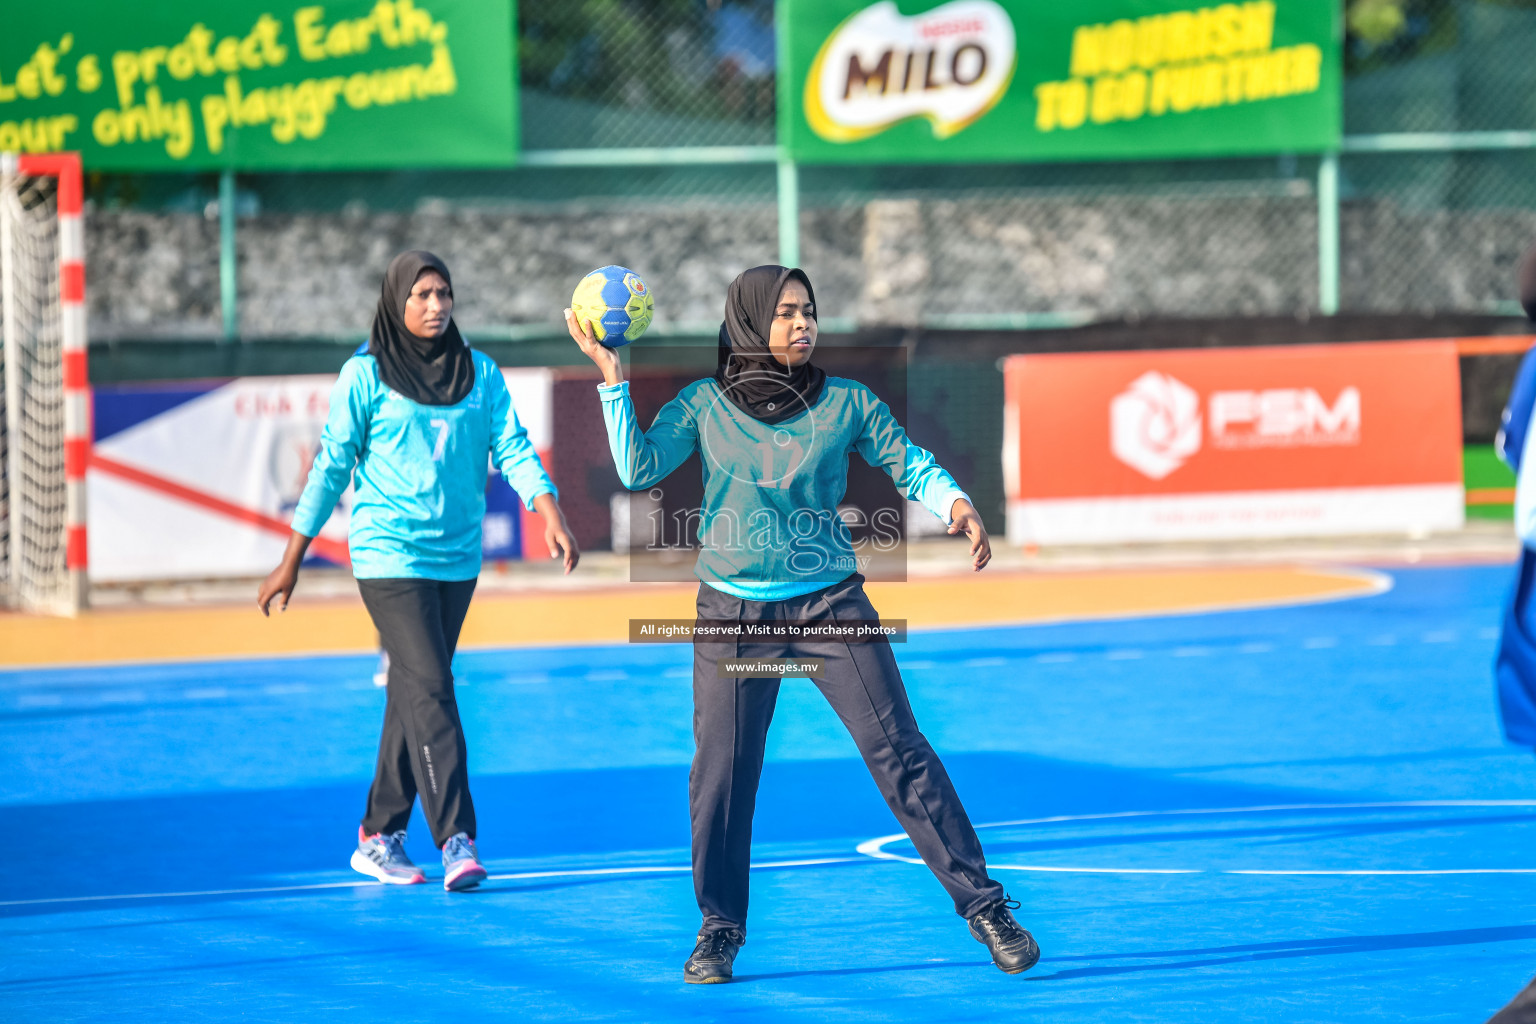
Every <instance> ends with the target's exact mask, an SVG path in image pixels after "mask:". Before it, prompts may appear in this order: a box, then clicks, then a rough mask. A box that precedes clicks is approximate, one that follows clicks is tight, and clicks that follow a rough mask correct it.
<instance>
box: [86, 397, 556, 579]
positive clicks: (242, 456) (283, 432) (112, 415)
mask: <svg viewBox="0 0 1536 1024" xmlns="http://www.w3.org/2000/svg"><path fill="white" fill-rule="evenodd" d="M504 376H505V377H506V380H507V385H508V388H509V389H510V390H511V392H512V398H513V408H514V409H515V410H516V412H517V414H518V417H519V419H520V420H521V421H522V423H523V425H524V426H525V427H526V428H527V430H528V433H529V438H530V440H532V441H533V443H534V447H535V448H537V449H538V450H539V451H540V453H541V454H542V453H546V452H548V451H549V445H550V427H551V417H550V381H551V374H550V371H548V370H545V369H526V370H525V369H518V370H507V371H504ZM335 382H336V376H335V375H334V374H317V375H305V376H291V377H245V378H238V379H235V380H230V381H215V382H208V383H205V384H193V385H185V384H178V385H167V386H157V385H144V386H140V387H134V388H123V389H100V390H99V391H98V395H97V424H98V428H97V433H98V437H97V440H96V443H95V452H94V454H93V457H92V464H91V469H90V473H89V477H88V487H89V508H90V546H91V577H92V579H93V580H95V581H98V582H123V581H135V580H161V579H208V578H220V577H248V576H260V575H263V574H265V573H267V572H268V571H270V570H271V568H272V567H273V566H274V565H276V564H277V561H278V559H279V558H280V557H281V555H282V552H283V548H284V546H285V544H286V543H287V537H288V533H289V529H288V522H289V520H290V519H291V518H292V515H293V510H294V508H295V506H296V505H297V504H298V500H299V495H300V494H302V493H303V490H304V482H305V480H306V479H307V478H308V475H309V467H310V464H311V462H312V461H313V459H314V456H315V452H316V450H317V448H318V445H319V440H320V433H321V430H322V429H323V427H324V426H325V418H326V414H327V413H328V411H329V408H330V394H331V388H332V386H333V385H334V384H335ZM493 485H499V486H502V487H505V484H502V483H501V482H500V480H499V478H498V479H497V480H496V481H494V484H493ZM350 508H351V490H350V488H349V489H348V491H347V493H346V494H344V495H343V496H342V498H341V500H340V502H338V504H337V507H336V511H335V512H334V513H333V514H332V515H331V518H330V520H329V521H328V522H327V523H326V525H325V528H324V529H323V530H322V531H321V534H320V536H319V537H317V538H316V539H315V543H314V544H313V545H312V547H311V554H312V555H314V556H317V557H319V558H321V559H323V560H325V561H329V562H332V563H334V564H338V565H345V564H348V559H347V521H348V514H349V511H350ZM498 514H499V515H502V516H505V515H506V513H504V512H503V513H498ZM491 532H492V533H494V539H495V540H497V541H499V542H500V543H501V544H503V545H506V544H516V543H517V540H518V538H519V536H520V531H519V530H517V528H516V526H515V525H514V524H512V523H511V522H510V521H509V522H508V523H506V524H502V523H500V521H499V520H498V524H497V529H496V530H494V531H491ZM518 554H519V551H518V550H500V549H497V550H494V551H487V556H488V557H502V558H506V557H518Z"/></svg>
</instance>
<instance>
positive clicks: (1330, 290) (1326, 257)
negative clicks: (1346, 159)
mask: <svg viewBox="0 0 1536 1024" xmlns="http://www.w3.org/2000/svg"><path fill="white" fill-rule="evenodd" d="M1317 306H1318V309H1319V310H1320V311H1321V312H1322V314H1323V315H1324V316H1332V315H1333V314H1335V313H1337V312H1338V311H1339V154H1337V153H1324V154H1323V159H1322V160H1321V161H1320V162H1319V163H1318V165H1317Z"/></svg>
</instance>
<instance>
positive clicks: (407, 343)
mask: <svg viewBox="0 0 1536 1024" xmlns="http://www.w3.org/2000/svg"><path fill="white" fill-rule="evenodd" d="M492 460H494V461H495V463H496V465H497V466H499V467H500V468H501V471H502V473H503V474H505V476H506V479H507V482H508V483H510V484H511V485H512V487H513V489H514V490H516V491H517V493H518V494H519V495H520V496H521V497H522V499H523V502H524V503H525V504H526V505H527V506H528V508H529V509H530V510H537V511H538V513H539V515H540V516H542V517H543V519H544V526H545V540H546V542H547V543H548V544H549V549H550V551H551V552H555V553H556V554H557V556H558V555H561V554H563V556H564V560H565V571H566V572H567V573H569V572H570V571H571V570H572V569H574V568H575V567H576V562H577V560H578V558H579V557H580V553H579V552H578V550H577V547H576V543H575V541H574V540H572V538H571V534H570V529H569V528H568V527H567V525H566V522H565V516H564V515H563V514H562V513H561V511H560V505H559V502H558V498H559V494H558V492H557V491H556V490H555V485H554V484H553V483H552V482H551V481H550V479H549V475H548V474H547V473H545V472H544V466H543V464H542V463H541V462H540V461H539V456H538V453H537V452H535V451H534V448H533V444H532V442H530V441H529V440H528V434H527V431H525V430H524V429H523V427H522V424H520V423H519V422H518V420H517V413H516V411H515V410H513V408H512V398H511V395H510V394H509V393H508V391H507V385H506V381H505V379H504V378H503V377H502V375H501V371H500V369H498V368H497V366H496V363H495V361H494V360H493V359H491V357H490V356H488V355H486V354H485V353H483V352H477V351H475V350H474V349H472V348H470V347H469V345H468V343H466V342H465V341H464V339H463V337H462V336H461V335H460V334H459V329H458V327H457V325H455V323H454V321H453V284H452V279H451V278H450V277H449V276H448V268H447V267H446V266H445V265H444V264H443V261H442V260H440V259H438V258H437V257H436V256H434V255H432V254H431V253H429V252H423V251H420V250H413V251H410V252H403V253H401V254H400V255H398V256H396V257H395V258H394V260H392V261H391V262H390V264H389V269H388V270H387V271H386V272H385V274H384V285H383V289H382V294H381V295H380V296H379V304H378V306H377V308H376V309H375V312H374V316H373V327H372V329H371V331H370V332H369V339H368V346H367V349H366V351H362V350H360V351H359V352H358V353H357V354H355V355H353V356H352V358H351V359H348V360H347V362H346V364H345V365H344V366H343V367H342V369H341V375H340V377H339V378H338V379H337V381H336V386H335V388H334V389H333V390H332V392H331V408H330V413H329V415H328V416H327V419H326V424H325V429H324V432H323V433H322V434H321V439H320V449H319V451H318V452H317V453H316V455H315V461H314V464H313V466H311V468H310V472H309V480H308V482H307V483H306V484H305V486H304V493H303V495H302V496H301V497H300V499H299V505H298V508H296V509H295V510H294V514H293V524H292V525H293V532H292V534H291V535H290V536H289V539H288V547H287V550H286V551H285V552H284V553H283V560H282V563H281V564H280V565H278V567H277V568H276V569H274V570H272V573H271V574H270V575H269V576H268V577H267V578H266V580H265V581H264V582H263V583H262V585H261V589H260V591H259V593H258V596H257V599H256V600H257V604H258V605H259V606H260V608H261V611H262V614H264V615H265V614H267V610H268V606H269V605H270V603H271V602H272V600H273V599H274V598H276V597H278V596H279V595H281V597H282V604H281V605H280V606H279V610H280V611H281V610H286V609H287V607H288V600H289V598H290V597H291V596H292V594H293V589H294V586H295V585H296V584H297V583H298V576H299V565H300V563H301V562H302V561H303V560H304V553H305V551H306V550H307V549H308V547H309V543H310V541H311V540H313V539H314V537H315V535H316V534H318V533H319V532H320V529H321V527H323V526H324V525H325V522H326V520H327V519H329V518H330V515H331V510H332V509H333V508H334V507H335V505H336V500H337V499H338V498H339V497H340V496H341V494H342V492H343V491H345V490H346V487H347V484H348V483H349V482H353V480H354V469H355V470H356V477H355V492H354V500H353V504H352V515H351V523H350V526H349V528H348V543H349V545H350V547H351V552H352V572H353V575H354V576H356V577H357V586H358V590H359V591H360V592H361V593H362V597H363V604H364V605H365V606H367V608H368V614H369V615H370V616H371V617H372V619H373V624H374V626H376V627H377V628H378V631H379V639H380V641H381V643H382V644H383V647H384V650H385V652H386V653H387V655H388V661H387V665H388V669H387V680H386V691H385V692H386V696H385V705H384V730H383V735H382V736H381V738H380V740H379V758H378V763H377V766H376V768H375V771H374V778H373V786H372V788H371V789H370V791H369V793H368V805H367V810H366V812H365V813H364V815H363V820H362V824H361V826H360V827H359V828H358V838H357V849H356V851H354V852H353V854H352V867H353V868H354V869H356V870H357V871H360V872H362V873H363V874H365V875H370V876H372V877H374V878H377V879H378V880H379V881H381V882H387V883H391V884H396V885H411V884H415V883H418V882H423V881H425V880H426V879H425V876H424V875H423V874H422V873H421V869H419V868H418V867H417V866H416V865H415V864H413V863H411V860H410V858H409V857H408V856H407V855H406V852H405V846H404V842H405V826H406V823H407V822H408V821H409V819H410V816H411V806H412V804H413V803H414V802H415V800H416V799H417V798H418V797H419V798H420V799H421V809H422V814H423V816H424V817H425V818H426V819H427V823H428V825H429V826H430V827H431V829H432V838H433V839H434V840H435V841H436V843H437V845H438V847H439V848H440V849H441V850H442V855H443V888H445V889H448V890H450V891H455V890H460V889H469V888H472V887H474V886H476V885H478V884H479V883H480V882H481V881H482V880H483V879H484V878H485V877H486V872H485V868H484V867H482V866H481V864H480V857H479V854H478V852H477V851H476V849H475V808H474V803H473V802H472V800H471V799H470V795H469V766H468V763H467V753H466V749H465V743H464V728H463V725H462V724H461V723H460V720H459V707H458V702H457V700H456V698H455V696H454V687H453V670H452V661H453V651H454V648H455V646H456V645H457V644H458V639H459V630H460V628H461V627H462V626H463V624H464V616H465V614H466V613H467V612H468V611H469V602H470V597H471V596H472V595H473V594H474V592H475V583H476V580H477V579H478V578H479V575H480V560H481V527H482V520H483V519H484V517H485V485H486V476H487V474H488V472H489V465H490V462H491V461H492Z"/></svg>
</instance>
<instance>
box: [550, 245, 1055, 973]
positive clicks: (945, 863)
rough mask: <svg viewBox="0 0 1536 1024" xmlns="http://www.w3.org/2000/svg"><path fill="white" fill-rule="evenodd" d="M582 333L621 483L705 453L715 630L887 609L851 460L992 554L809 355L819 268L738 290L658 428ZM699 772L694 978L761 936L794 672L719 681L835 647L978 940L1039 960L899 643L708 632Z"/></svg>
mask: <svg viewBox="0 0 1536 1024" xmlns="http://www.w3.org/2000/svg"><path fill="white" fill-rule="evenodd" d="M565 315H566V326H567V328H568V329H569V331H570V333H571V337H572V338H573V339H575V341H576V343H577V344H578V345H580V346H581V350H582V351H583V352H585V353H586V354H587V356H589V357H590V358H591V359H592V361H593V362H594V363H596V364H597V366H598V369H600V370H601V371H602V373H603V383H602V384H601V385H599V387H598V392H599V395H600V397H601V400H602V408H603V418H604V421H605V422H606V424H607V428H608V441H609V447H610V449H611V450H612V453H613V459H614V463H615V464H616V465H617V467H618V470H619V477H620V479H621V480H622V481H623V483H624V485H625V486H626V487H628V488H630V489H632V490H640V489H644V488H648V487H651V486H653V485H655V484H656V483H658V482H659V481H661V480H662V479H664V478H665V477H666V476H667V475H668V474H670V473H671V472H672V471H673V470H675V469H676V468H677V467H678V466H680V465H681V464H682V463H683V462H684V461H685V460H686V459H687V458H688V457H689V456H690V455H692V454H693V453H694V452H695V451H698V452H700V453H701V456H702V458H701V461H702V463H703V474H704V507H703V509H702V510H701V515H700V520H699V522H700V526H699V543H700V554H699V559H698V563H697V566H696V568H695V573H696V574H697V575H698V577H699V579H700V580H701V583H700V585H699V594H698V619H699V621H700V623H732V624H740V625H741V626H743V627H745V626H750V625H753V624H758V625H761V624H784V623H793V624H800V625H802V626H803V627H804V628H807V629H808V630H809V629H811V628H812V627H814V626H816V625H817V624H834V625H842V626H852V627H857V625H858V624H860V623H876V622H878V620H879V615H878V613H876V611H875V610H874V608H873V607H871V605H870V603H869V599H868V598H867V597H865V595H864V577H863V576H862V575H860V574H859V573H858V572H857V571H856V570H857V567H858V562H857V560H856V558H855V555H854V551H853V547H852V543H851V539H850V537H849V534H848V530H847V528H846V526H845V525H844V524H843V521H842V518H841V517H840V516H839V514H838V505H839V504H840V503H841V502H842V500H843V495H844V492H845V491H846V489H847V474H848V457H849V455H850V454H852V453H853V452H857V453H858V454H859V455H860V456H862V457H863V458H864V460H865V461H866V462H868V463H869V464H870V465H871V466H875V467H878V468H880V469H883V470H885V471H886V472H887V473H888V474H890V477H891V479H892V480H893V481H894V482H895V483H896V486H897V489H898V490H899V491H901V493H902V494H903V496H906V497H910V498H912V499H915V500H917V501H920V502H922V503H923V504H924V505H926V506H927V507H928V508H929V509H930V510H931V511H932V512H933V513H934V514H935V515H936V516H938V517H939V518H940V519H942V520H944V521H945V522H946V523H948V524H949V532H950V533H952V534H958V533H964V534H966V535H967V536H968V537H969V538H970V542H971V546H970V553H971V564H972V567H973V568H974V569H976V570H980V569H982V568H984V567H985V566H986V564H987V562H988V560H989V559H990V558H991V547H990V545H989V542H988V540H987V534H986V530H985V529H984V528H983V526H982V522H981V517H980V516H979V515H977V513H976V509H975V508H974V507H972V505H971V502H970V499H969V498H968V497H967V496H966V494H965V492H964V491H962V490H961V489H960V487H959V486H958V485H957V484H956V483H955V481H954V479H953V478H952V477H951V476H950V475H949V474H948V473H947V472H945V471H944V469H943V468H942V467H940V466H939V465H938V463H937V462H936V461H935V460H934V458H933V456H932V455H931V454H930V453H928V452H927V451H925V450H923V449H922V448H919V447H918V446H917V445H915V444H912V443H911V442H910V441H909V440H908V439H907V436H906V433H905V432H904V431H903V430H902V428H901V426H900V424H898V423H897V422H896V420H895V418H894V417H893V416H892V415H891V412H890V410H889V409H888V408H887V407H886V405H885V403H884V402H882V401H880V400H879V399H878V398H876V397H875V395H874V393H873V392H871V391H870V390H869V389H868V388H867V387H865V386H864V385H862V384H860V383H859V382H857V381H853V380H847V379H844V378H840V377H829V376H827V374H826V373H825V372H824V371H822V370H821V369H820V368H818V367H817V366H816V365H815V364H814V363H813V362H812V356H813V354H814V352H815V349H816V329H817V327H816V301H815V293H814V292H813V291H812V289H811V282H810V279H809V278H808V277H807V276H806V274H805V273H804V272H803V271H800V270H792V269H788V268H785V267H778V266H766V267H754V268H753V269H751V270H748V271H746V272H745V273H743V274H741V275H740V276H739V277H737V278H736V280H735V281H733V282H731V285H730V288H729V290H728V291H727V293H726V301H725V322H724V323H723V324H722V325H721V329H720V338H719V349H718V358H717V364H718V365H717V369H716V371H715V374H714V376H713V377H709V378H706V379H704V380H700V381H695V382H694V383H692V384H690V385H688V386H687V387H685V388H684V389H683V390H682V391H681V392H680V393H679V394H678V396H677V397H676V398H674V399H673V400H672V401H670V402H668V403H667V404H666V405H665V406H664V407H663V408H662V409H661V411H660V412H659V413H658V414H657V416H656V420H655V422H654V423H652V425H651V428H650V429H649V430H645V431H642V430H641V429H640V426H639V424H638V423H637V422H636V418H635V408H634V405H633V403H632V402H631V401H630V397H629V384H628V383H627V382H626V381H625V380H624V375H623V367H622V365H621V364H620V362H619V357H618V355H617V353H615V352H614V351H613V350H612V349H610V348H607V347H605V346H604V345H602V344H600V343H598V342H597V341H596V340H595V339H594V338H593V337H592V335H591V333H590V331H589V329H588V325H585V324H582V323H579V322H578V321H577V319H576V317H575V316H574V315H573V314H572V312H571V311H570V310H566V311H565ZM693 652H694V653H693V701H694V718H693V721H694V742H695V754H694V759H693V769H692V772H691V773H690V775H689V810H690V815H691V818H692V824H693V883H694V893H695V895H696V897H697V899H698V904H699V910H700V912H701V914H702V916H703V922H702V926H701V928H700V931H699V934H698V937H697V944H696V946H695V948H694V951H693V953H692V955H691V956H689V957H688V960H687V962H686V964H685V965H684V968H683V978H684V980H685V981H687V982H690V983H694V984H710V983H715V982H724V981H729V980H730V979H731V974H732V967H733V963H734V961H735V958H736V954H737V951H738V950H739V949H740V948H741V946H742V944H743V943H744V942H745V941H746V925H747V888H748V873H749V869H750V865H751V842H752V812H753V808H754V805H755V802H756V798H757V786H758V781H759V778H760V777H761V773H762V767H763V750H764V746H765V744H766V742H767V734H768V724H769V721H770V720H771V719H772V716H773V708H774V702H775V700H776V699H777V697H778V691H779V679H778V678H777V677H761V678H739V679H733V678H724V679H722V678H719V675H720V673H719V663H720V662H721V661H722V660H735V659H766V658H772V659H779V658H818V659H822V660H823V661H824V665H825V667H824V674H823V676H822V678H819V679H816V680H814V681H815V683H816V685H817V687H818V688H819V689H820V690H821V692H822V694H823V696H825V697H826V699H827V701H828V703H830V704H831V705H832V708H833V710H834V711H835V712H836V713H837V715H838V717H839V718H840V719H842V722H843V725H844V726H845V727H846V728H847V729H848V732H849V734H850V735H851V736H852V737H853V740H854V742H855V743H856V744H857V745H858V748H859V752H860V754H862V755H863V758H864V763H865V765H866V766H867V767H868V768H869V771H870V774H871V775H872V776H873V777H874V780H875V783H876V784H877V785H878V786H879V788H880V792H881V794H882V795H883V796H884V797H885V799H886V803H887V804H889V805H890V808H891V810H892V811H893V812H895V815H896V818H897V820H899V821H900V822H901V825H902V828H903V829H904V830H905V831H906V833H907V835H908V836H909V837H910V838H911V841H912V843H913V845H914V846H915V847H916V848H917V850H918V852H919V853H920V854H921V855H922V858H923V861H924V863H926V864H927V865H928V867H929V869H930V870H932V872H933V873H934V875H935V876H937V878H938V880H939V882H940V884H941V885H943V887H944V888H945V890H946V891H947V892H948V893H949V895H950V897H951V898H952V899H953V900H954V904H955V909H956V911H957V912H958V913H959V914H960V916H961V917H963V918H965V919H966V921H967V923H968V924H969V926H970V931H971V934H972V936H974V937H975V938H976V939H977V940H978V941H981V942H983V943H985V944H986V945H987V947H988V949H989V950H990V951H991V954H992V959H993V962H994V963H996V964H997V966H998V967H1000V968H1002V969H1003V970H1004V971H1006V972H1008V973H1010V974H1016V973H1019V972H1021V971H1025V970H1028V969H1029V968H1030V967H1032V966H1033V965H1034V963H1035V961H1036V960H1038V959H1039V956H1040V951H1039V947H1038V946H1037V945H1036V944H1035V941H1034V938H1033V937H1032V936H1031V935H1030V934H1029V932H1027V931H1025V930H1024V929H1023V928H1021V927H1020V926H1019V924H1018V922H1017V921H1015V920H1014V917H1013V914H1012V913H1010V909H1011V908H1013V907H1017V906H1018V904H1017V903H1014V902H1012V901H1011V900H1009V899H1008V897H1007V895H1006V894H1005V893H1004V892H1003V887H1002V886H1001V885H999V884H998V883H997V882H995V881H993V880H992V878H990V877H989V876H988V875H987V866H986V860H985V858H984V857H983V855H982V850H981V843H980V841H979V840H978V839H977V837H976V831H975V829H974V828H973V827H972V825H971V822H970V820H969V818H968V817H967V816H966V813H965V808H964V807H962V806H961V803H960V798H959V796H958V795H957V794H956V793H955V788H954V786H953V784H952V783H951V782H950V780H949V776H948V774H947V773H946V772H945V770H944V766H943V764H942V763H940V761H939V758H938V755H937V754H935V753H934V751H933V748H932V747H931V746H930V745H929V743H928V741H927V740H926V739H924V737H923V734H922V733H921V732H920V731H918V727H917V722H916V721H915V720H914V718H913V715H912V708H911V705H910V704H909V703H908V700H907V694H906V690H905V688H904V687H903V685H902V681H901V672H900V671H899V670H898V668H897V665H896V658H895V655H894V654H893V652H892V650H891V645H890V643H889V641H888V640H887V639H886V638H885V637H884V636H883V635H880V636H876V637H875V638H874V639H872V640H868V641H866V642H843V641H840V640H832V639H817V640H794V641H791V640H775V641H770V642H763V641H759V640H750V639H736V640H731V641H728V642H714V641H710V640H705V639H700V638H699V637H696V638H695V641H694V648H693Z"/></svg>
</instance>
